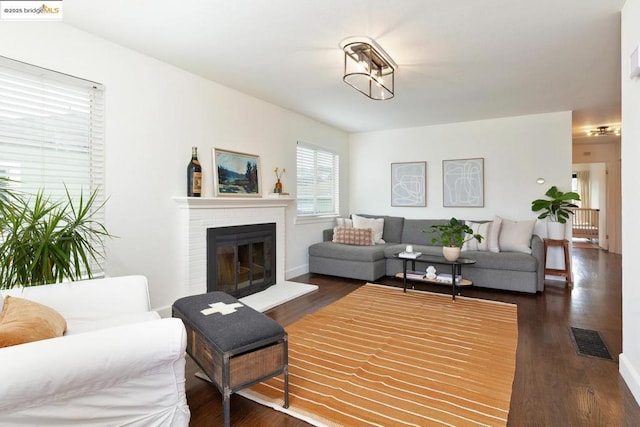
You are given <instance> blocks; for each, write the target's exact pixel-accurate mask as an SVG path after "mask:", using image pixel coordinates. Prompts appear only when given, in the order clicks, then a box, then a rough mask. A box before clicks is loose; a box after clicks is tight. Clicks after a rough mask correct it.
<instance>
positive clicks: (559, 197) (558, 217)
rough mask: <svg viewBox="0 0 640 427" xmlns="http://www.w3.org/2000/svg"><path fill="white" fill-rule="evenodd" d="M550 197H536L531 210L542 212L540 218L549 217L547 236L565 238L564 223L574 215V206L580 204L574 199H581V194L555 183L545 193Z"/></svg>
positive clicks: (558, 238)
mask: <svg viewBox="0 0 640 427" xmlns="http://www.w3.org/2000/svg"><path fill="white" fill-rule="evenodd" d="M545 196H547V197H548V199H536V200H534V201H533V202H531V210H532V211H533V212H540V211H542V213H541V214H540V215H538V219H545V218H547V220H548V222H547V236H548V237H549V238H550V239H554V240H563V239H564V233H565V229H564V227H565V226H564V225H565V224H566V222H567V220H568V219H569V218H570V216H571V215H573V210H572V209H573V208H577V207H578V205H576V204H574V203H573V201H578V200H580V195H579V194H578V193H576V192H573V191H570V192H568V193H565V192H562V191H560V190H558V187H556V186H555V185H554V186H553V187H551V188H550V189H549V190H547V192H546V193H545Z"/></svg>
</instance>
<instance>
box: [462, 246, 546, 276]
mask: <svg viewBox="0 0 640 427" xmlns="http://www.w3.org/2000/svg"><path fill="white" fill-rule="evenodd" d="M463 256H464V257H465V258H471V259H474V260H476V263H475V264H474V265H470V266H468V267H465V268H486V269H492V270H512V271H536V270H537V268H538V261H537V260H536V258H535V257H533V256H531V255H529V254H525V253H522V252H500V253H493V252H486V251H468V252H465V254H464V255H463Z"/></svg>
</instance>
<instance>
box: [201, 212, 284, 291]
mask: <svg viewBox="0 0 640 427" xmlns="http://www.w3.org/2000/svg"><path fill="white" fill-rule="evenodd" d="M275 282H276V224H275V223H266V224H251V225H239V226H231V227H215V228H207V292H213V291H223V292H226V293H228V294H230V295H233V296H234V297H236V298H242V297H244V296H247V295H250V294H253V293H256V292H260V291H262V290H264V289H266V288H268V287H269V286H271V285H273V284H275Z"/></svg>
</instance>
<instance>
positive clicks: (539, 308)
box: [186, 248, 640, 427]
mask: <svg viewBox="0 0 640 427" xmlns="http://www.w3.org/2000/svg"><path fill="white" fill-rule="evenodd" d="M573 252H574V253H573V274H574V285H573V287H567V286H566V285H565V284H564V282H558V281H547V283H546V287H545V292H544V293H541V294H537V295H527V294H520V293H511V292H503V291H492V290H489V289H481V288H465V289H463V291H462V292H463V295H466V296H472V297H477V298H484V299H491V300H497V301H505V302H511V303H516V304H518V327H519V336H518V351H517V355H516V375H515V379H514V384H513V394H512V398H511V408H510V412H509V425H510V426H630V427H631V426H638V425H640V407H639V406H638V404H637V403H636V401H635V400H634V398H633V396H632V395H631V393H630V391H629V389H628V388H627V386H626V385H625V383H624V381H623V380H622V378H621V377H620V375H619V374H618V362H617V359H618V355H619V354H620V352H621V351H622V304H621V295H622V291H621V288H622V284H621V256H620V255H615V254H609V253H607V252H605V251H602V250H593V249H579V248H576V249H574V251H573ZM293 280H294V281H299V282H305V283H313V284H316V285H319V287H320V288H319V290H318V291H317V292H314V293H312V294H309V295H306V296H303V297H301V298H298V299H296V300H294V301H291V302H289V303H286V304H283V305H281V306H279V307H276V308H275V309H272V310H271V311H269V312H268V313H267V314H268V315H270V316H271V317H272V318H274V319H275V320H277V321H278V322H280V323H281V324H283V325H285V326H286V325H288V324H290V323H293V322H295V321H296V320H298V319H300V318H302V317H303V316H305V315H306V314H308V313H312V312H315V311H316V310H318V309H320V308H322V307H324V306H326V305H328V304H331V303H332V302H333V301H335V300H337V299H339V298H341V297H342V296H344V295H346V294H347V293H349V292H351V291H353V290H354V289H356V288H358V287H359V286H361V285H362V284H364V282H363V281H358V280H349V279H342V278H337V277H330V276H321V275H314V274H311V275H304V276H300V277H298V278H296V279H293ZM376 283H382V284H388V285H392V286H402V281H401V280H399V279H395V278H384V279H380V280H377V281H376ZM416 286H419V289H424V290H429V291H434V292H443V293H446V292H449V290H450V288H449V287H443V286H442V285H430V284H416ZM571 326H575V327H579V328H585V329H595V330H598V331H599V332H600V333H601V335H602V337H603V339H604V341H605V343H606V344H607V346H608V348H609V351H610V352H611V353H612V355H614V358H615V361H609V360H604V359H598V358H593V357H586V356H580V355H577V354H576V352H575V349H574V347H573V343H572V341H571V337H570V332H569V327H571ZM196 370H197V367H196V365H195V363H194V362H193V361H192V360H190V359H188V361H187V385H186V386H187V400H188V403H189V408H190V410H191V423H190V425H191V426H194V427H199V426H217V425H222V406H221V399H220V393H219V392H218V390H217V389H216V388H215V387H214V386H212V385H211V384H208V383H206V382H204V381H202V380H199V379H197V378H195V377H194V373H195V372H196ZM231 425H232V426H274V427H275V426H278V427H280V426H296V427H298V426H308V424H307V423H305V422H302V421H299V420H296V419H294V418H292V417H289V416H287V415H285V414H282V413H280V412H277V411H274V410H272V409H268V408H265V407H263V406H261V405H258V404H256V403H253V402H251V401H249V400H247V399H244V398H242V397H239V396H237V395H233V396H232V398H231Z"/></svg>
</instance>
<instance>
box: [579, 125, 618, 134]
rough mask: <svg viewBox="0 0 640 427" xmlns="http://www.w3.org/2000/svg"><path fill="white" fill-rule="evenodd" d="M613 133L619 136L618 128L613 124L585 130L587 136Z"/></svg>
mask: <svg viewBox="0 0 640 427" xmlns="http://www.w3.org/2000/svg"><path fill="white" fill-rule="evenodd" d="M604 135H615V136H620V128H619V127H613V126H598V127H597V128H595V129H589V130H587V136H604Z"/></svg>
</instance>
